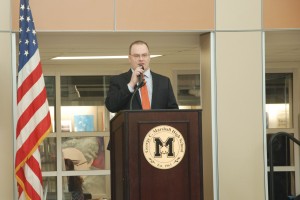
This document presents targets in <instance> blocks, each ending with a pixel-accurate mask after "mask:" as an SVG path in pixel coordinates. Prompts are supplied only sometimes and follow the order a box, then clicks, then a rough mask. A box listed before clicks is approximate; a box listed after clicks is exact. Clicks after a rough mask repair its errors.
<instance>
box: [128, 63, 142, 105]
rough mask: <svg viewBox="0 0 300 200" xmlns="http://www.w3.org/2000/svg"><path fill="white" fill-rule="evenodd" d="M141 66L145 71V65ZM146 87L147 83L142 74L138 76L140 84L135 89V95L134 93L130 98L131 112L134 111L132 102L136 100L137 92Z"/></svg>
mask: <svg viewBox="0 0 300 200" xmlns="http://www.w3.org/2000/svg"><path fill="white" fill-rule="evenodd" d="M139 66H140V67H142V69H143V70H144V66H143V65H139ZM144 85H145V82H144V80H143V75H142V74H140V75H138V84H137V86H136V87H135V89H134V91H133V93H132V96H131V98H130V104H129V108H130V110H132V101H133V98H134V96H135V94H136V92H137V91H138V90H139V89H140V88H141V87H143V86H144Z"/></svg>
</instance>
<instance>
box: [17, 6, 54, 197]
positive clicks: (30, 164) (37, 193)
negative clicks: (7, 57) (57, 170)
mask: <svg viewBox="0 0 300 200" xmlns="http://www.w3.org/2000/svg"><path fill="white" fill-rule="evenodd" d="M19 23H20V30H19V31H20V33H19V68H18V90H17V118H18V119H17V120H18V121H17V127H16V160H15V173H16V179H17V185H18V192H19V199H27V200H28V199H31V200H38V199H42V197H43V183H42V172H41V159H40V152H39V145H40V144H41V142H42V141H43V139H44V138H45V137H47V135H48V133H49V132H50V131H51V118H50V112H49V107H48V101H47V92H46V88H45V82H44V77H43V73H42V66H41V62H40V55H39V49H38V43H37V38H36V31H35V28H34V23H33V18H32V14H31V9H30V6H29V0H20V18H19Z"/></svg>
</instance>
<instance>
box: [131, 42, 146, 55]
mask: <svg viewBox="0 0 300 200" xmlns="http://www.w3.org/2000/svg"><path fill="white" fill-rule="evenodd" d="M135 44H144V45H146V46H147V48H148V50H149V46H148V44H147V42H145V41H143V40H136V41H134V42H132V43H131V44H130V46H129V55H130V54H131V48H132V46H133V45H135Z"/></svg>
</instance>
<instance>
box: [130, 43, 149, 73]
mask: <svg viewBox="0 0 300 200" xmlns="http://www.w3.org/2000/svg"><path fill="white" fill-rule="evenodd" d="M128 59H129V62H130V64H131V67H132V68H133V69H135V68H137V67H138V66H139V65H142V66H143V67H144V69H145V70H147V69H149V63H150V52H149V47H148V44H147V43H146V42H144V41H142V40H137V41H134V42H133V43H131V45H130V46H129V55H128Z"/></svg>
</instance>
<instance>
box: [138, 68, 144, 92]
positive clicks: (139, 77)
mask: <svg viewBox="0 0 300 200" xmlns="http://www.w3.org/2000/svg"><path fill="white" fill-rule="evenodd" d="M139 66H140V67H142V69H143V70H144V66H143V65H139ZM138 79H139V81H138V85H141V84H142V83H143V75H142V74H140V75H138ZM140 88H141V87H140Z"/></svg>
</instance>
